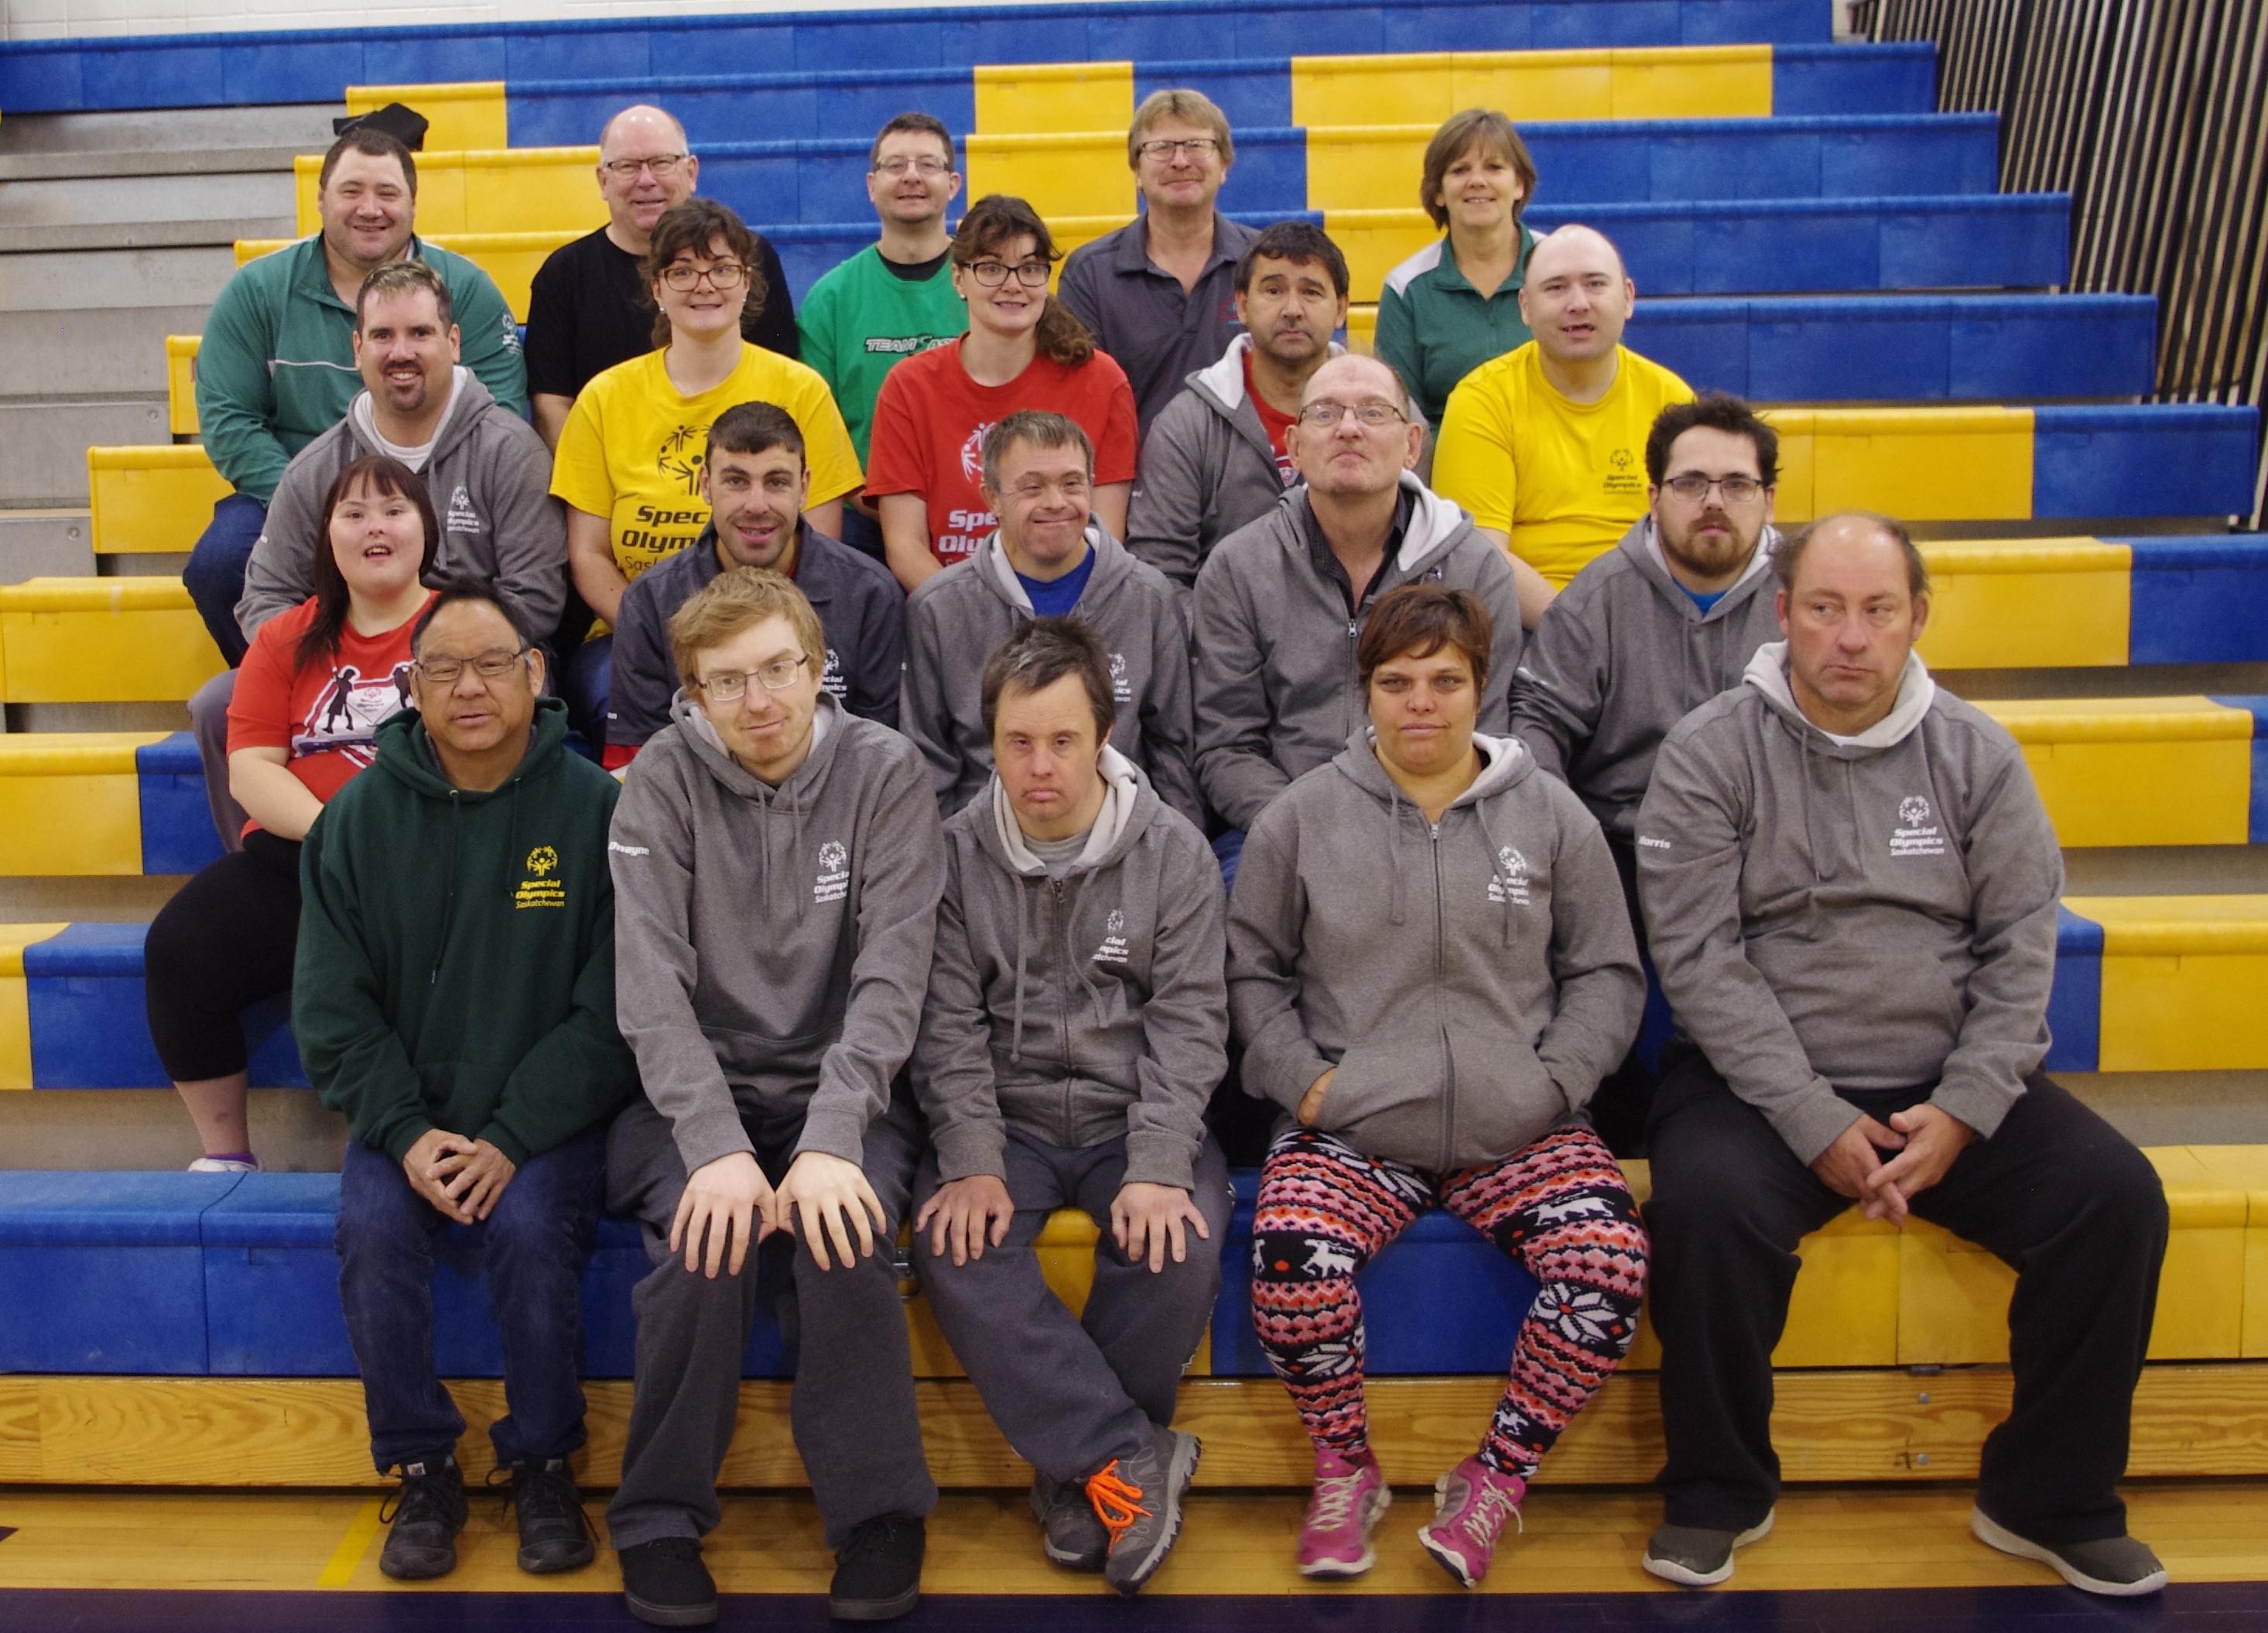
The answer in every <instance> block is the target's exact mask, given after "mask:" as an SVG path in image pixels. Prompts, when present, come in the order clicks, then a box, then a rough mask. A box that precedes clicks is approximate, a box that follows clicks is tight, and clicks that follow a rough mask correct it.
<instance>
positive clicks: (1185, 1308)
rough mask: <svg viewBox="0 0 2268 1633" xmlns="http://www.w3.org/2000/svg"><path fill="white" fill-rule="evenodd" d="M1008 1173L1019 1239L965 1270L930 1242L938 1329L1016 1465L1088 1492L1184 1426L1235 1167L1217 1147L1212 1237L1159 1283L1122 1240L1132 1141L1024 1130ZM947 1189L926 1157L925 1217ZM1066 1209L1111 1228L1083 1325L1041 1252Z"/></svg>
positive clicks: (1209, 1174) (1100, 1249)
mask: <svg viewBox="0 0 2268 1633" xmlns="http://www.w3.org/2000/svg"><path fill="white" fill-rule="evenodd" d="M1005 1167H1006V1169H1007V1171H1008V1173H1007V1183H1008V1200H1009V1201H1012V1202H1013V1203H1014V1204H1015V1207H1016V1211H1015V1213H1014V1215H1013V1216H1011V1218H1010V1219H1009V1222H1008V1236H1007V1239H1006V1240H1005V1241H1004V1242H1002V1243H1001V1244H1000V1245H999V1246H998V1247H987V1248H986V1249H985V1250H984V1255H983V1258H981V1259H971V1260H969V1261H968V1263H967V1264H965V1265H955V1264H954V1262H953V1255H952V1251H951V1249H950V1248H949V1247H948V1249H947V1250H946V1252H945V1253H944V1254H943V1255H941V1256H932V1253H931V1252H930V1243H931V1239H932V1238H931V1233H930V1232H927V1231H924V1232H923V1233H921V1234H920V1235H919V1236H917V1238H915V1242H914V1260H915V1262H916V1263H917V1264H918V1265H919V1266H920V1267H921V1280H922V1290H923V1291H924V1293H925V1294H927V1295H928V1297H929V1304H930V1308H931V1310H932V1312H935V1314H936V1316H937V1324H938V1326H939V1329H940V1330H941V1331H942V1332H943V1333H944V1334H945V1339H946V1342H947V1343H949V1344H951V1345H952V1346H953V1353H954V1355H955V1356H958V1357H959V1358H960V1361H961V1365H962V1366H964V1367H966V1368H968V1376H969V1379H970V1381H971V1382H973V1383H975V1384H976V1391H977V1393H979V1394H980V1395H982V1396H983V1398H984V1406H985V1409H986V1410H987V1411H989V1412H990V1413H991V1414H992V1421H993V1422H996V1423H998V1425H999V1426H1000V1432H1001V1433H1002V1434H1004V1435H1005V1436H1006V1437H1008V1444H1009V1445H1011V1446H1013V1447H1014V1448H1015V1452H1016V1455H1017V1456H1019V1457H1020V1458H1022V1459H1024V1460H1025V1461H1026V1462H1027V1463H1029V1464H1031V1465H1032V1467H1035V1468H1036V1469H1038V1470H1039V1471H1040V1473H1042V1474H1045V1475H1047V1476H1048V1477H1049V1479H1050V1480H1055V1481H1059V1482H1071V1483H1078V1482H1084V1481H1085V1480H1086V1478H1087V1477H1088V1476H1089V1475H1091V1474H1094V1473H1095V1472H1097V1471H1098V1470H1100V1469H1101V1468H1102V1467H1104V1466H1105V1465H1106V1464H1108V1462H1109V1461H1110V1460H1111V1459H1113V1458H1118V1457H1129V1456H1131V1455H1132V1454H1133V1453H1134V1452H1138V1451H1139V1450H1140V1449H1141V1448H1142V1447H1143V1446H1144V1445H1145V1444H1147V1443H1148V1441H1149V1438H1150V1431H1151V1426H1152V1424H1155V1425H1157V1426H1159V1427H1160V1428H1163V1427H1165V1426H1166V1425H1167V1424H1170V1423H1171V1422H1173V1421H1174V1402H1175V1396H1176V1394H1177V1393H1179V1390H1180V1386H1181V1381H1182V1371H1184V1370H1185V1369H1186V1368H1187V1367H1188V1365H1189V1359H1190V1357H1191V1356H1194V1355H1196V1354H1197V1345H1198V1343H1199V1342H1200V1341H1203V1339H1204V1332H1205V1325H1206V1323H1207V1322H1209V1321H1210V1320H1211V1319H1212V1308H1213V1301H1214V1300H1215V1299H1216V1298H1217V1297H1219V1293H1220V1249H1221V1244H1222V1242H1223V1241H1224V1240H1225V1239H1226V1237H1227V1234H1228V1222H1229V1214H1230V1211H1231V1209H1232V1208H1233V1207H1234V1206H1235V1198H1234V1196H1233V1194H1232V1193H1231V1192H1230V1190H1229V1186H1228V1159H1227V1158H1226V1157H1225V1156H1222V1155H1221V1150H1220V1146H1219V1142H1216V1141H1214V1140H1213V1139H1212V1138H1211V1135H1207V1136H1206V1139H1205V1142H1204V1149H1202V1150H1201V1151H1199V1152H1198V1154H1197V1188H1196V1191H1195V1192H1194V1193H1193V1200H1194V1201H1196V1202H1197V1209H1198V1211H1199V1212H1201V1213H1202V1214H1204V1221H1205V1229H1206V1230H1210V1231H1211V1232H1212V1239H1211V1241H1204V1240H1200V1239H1199V1238H1198V1237H1197V1232H1196V1231H1195V1230H1190V1231H1189V1257H1188V1258H1187V1259H1186V1260H1183V1261H1182V1263H1180V1264H1175V1262H1174V1259H1173V1255H1172V1254H1171V1253H1170V1252H1168V1253H1167V1256H1166V1267H1165V1268H1164V1269H1163V1270H1161V1271H1158V1272H1156V1273H1154V1274H1153V1273H1152V1271H1151V1269H1150V1266H1149V1261H1148V1260H1147V1257H1146V1256H1145V1258H1144V1259H1143V1260H1141V1261H1139V1262H1135V1261H1130V1260H1128V1259H1127V1257H1126V1255H1125V1254H1123V1253H1122V1252H1119V1251H1118V1245H1117V1244H1116V1242H1114V1241H1113V1240H1112V1239H1111V1236H1110V1204H1111V1202H1112V1201H1113V1200H1114V1199H1115V1198H1116V1196H1117V1194H1118V1191H1119V1187H1120V1186H1121V1185H1122V1184H1123V1181H1124V1177H1125V1173H1126V1142H1125V1139H1124V1138H1123V1136H1122V1137H1120V1138H1118V1139H1116V1140H1106V1141H1104V1142H1101V1144H1099V1145H1090V1146H1087V1147H1086V1148H1085V1149H1079V1150H1068V1149H1064V1148H1063V1147H1061V1146H1055V1145H1049V1144H1046V1143H1044V1142H1041V1141H1039V1140H1035V1139H1034V1138H1032V1137H1030V1136H1029V1135H1027V1134H1023V1133H1022V1132H1020V1131H1019V1130H1018V1129H1016V1128H1014V1127H1011V1128H1010V1129H1009V1130H1008V1140H1007V1146H1006V1150H1005ZM938 1185H939V1175H938V1166H937V1155H936V1153H935V1152H934V1151H932V1152H926V1153H924V1155H923V1157H922V1162H921V1172H920V1177H919V1178H918V1179H917V1180H916V1181H915V1186H914V1191H915V1207H914V1211H915V1212H916V1213H917V1214H918V1213H919V1212H920V1211H921V1206H922V1204H923V1203H924V1202H926V1201H928V1200H929V1198H930V1196H931V1195H932V1193H935V1192H936V1190H937V1189H938ZM1055 1208H1082V1209H1084V1210H1085V1211H1086V1213H1087V1215H1088V1216H1090V1217H1092V1218H1093V1219H1094V1223H1096V1224H1097V1225H1098V1226H1100V1227H1101V1230H1102V1235H1101V1238H1100V1239H1098V1240H1097V1241H1096V1243H1095V1245H1094V1289H1093V1290H1092V1291H1091V1292H1090V1293H1089V1294H1088V1295H1087V1299H1086V1314H1085V1315H1083V1316H1074V1315H1073V1314H1071V1312H1070V1311H1069V1310H1068V1309H1066V1308H1064V1304H1063V1301H1062V1300H1061V1299H1059V1298H1057V1297H1056V1296H1055V1295H1054V1294H1053V1293H1051V1292H1049V1290H1048V1284H1047V1282H1046V1280H1045V1279H1044V1278H1043V1277H1042V1275H1041V1273H1040V1260H1039V1255H1038V1253H1037V1252H1035V1250H1034V1248H1033V1246H1032V1243H1033V1240H1034V1238H1036V1237H1037V1236H1038V1235H1039V1234H1040V1231H1041V1230H1042V1229H1043V1228H1044V1227H1045V1226H1046V1224H1047V1223H1048V1215H1049V1212H1050V1211H1051V1210H1053V1209H1055Z"/></svg>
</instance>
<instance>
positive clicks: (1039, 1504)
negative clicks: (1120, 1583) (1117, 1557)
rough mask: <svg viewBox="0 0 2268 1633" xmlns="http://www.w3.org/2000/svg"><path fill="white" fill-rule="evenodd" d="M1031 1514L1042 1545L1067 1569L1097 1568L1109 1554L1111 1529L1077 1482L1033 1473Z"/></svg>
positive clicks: (1052, 1557)
mask: <svg viewBox="0 0 2268 1633" xmlns="http://www.w3.org/2000/svg"><path fill="white" fill-rule="evenodd" d="M1032 1517H1033V1518H1035V1519H1037V1520H1038V1521H1039V1522H1040V1532H1041V1542H1040V1547H1041V1549H1042V1551H1043V1552H1044V1553H1045V1554H1046V1555H1047V1556H1048V1557H1049V1559H1050V1560H1052V1561H1054V1562H1055V1563H1057V1564H1058V1565H1061V1566H1062V1567H1063V1568H1064V1570H1101V1569H1102V1565H1103V1562H1104V1561H1105V1560H1106V1559H1108V1557H1109V1556H1110V1533H1109V1532H1108V1531H1106V1530H1104V1529H1103V1526H1102V1520H1101V1518H1100V1517H1099V1516H1098V1515H1097V1514H1096V1513H1095V1511H1094V1504H1092V1503H1090V1502H1088V1501H1087V1500H1086V1492H1085V1491H1084V1490H1082V1489H1079V1486H1077V1485H1076V1484H1064V1483H1063V1482H1057V1481H1053V1480H1050V1479H1049V1478H1048V1477H1047V1476H1046V1475H1045V1474H1034V1475H1033V1476H1032Z"/></svg>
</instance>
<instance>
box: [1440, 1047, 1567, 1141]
mask: <svg viewBox="0 0 2268 1633" xmlns="http://www.w3.org/2000/svg"><path fill="white" fill-rule="evenodd" d="M1450 1058H1451V1060H1452V1061H1453V1062H1454V1068H1455V1070H1456V1074H1457V1122H1456V1131H1455V1144H1454V1146H1453V1147H1452V1148H1451V1150H1450V1153H1449V1160H1450V1163H1451V1164H1452V1165H1453V1166H1454V1167H1459V1168H1468V1167H1472V1166H1475V1165H1476V1164H1482V1163H1500V1162H1503V1161H1504V1160H1505V1159H1506V1158H1507V1157H1509V1156H1513V1155H1514V1154H1515V1153H1517V1152H1519V1151H1521V1149H1525V1148H1526V1147H1528V1146H1529V1145H1532V1144H1534V1143H1535V1142H1536V1141H1537V1140H1539V1139H1541V1138H1543V1135H1544V1134H1547V1133H1548V1132H1550V1129H1551V1128H1552V1127H1554V1126H1555V1125H1557V1124H1558V1123H1561V1122H1564V1121H1565V1120H1566V1119H1568V1118H1569V1117H1570V1116H1572V1114H1573V1113H1572V1109H1571V1108H1570V1107H1569V1105H1568V1104H1567V1097H1566V1096H1565V1094H1564V1093H1562V1092H1561V1091H1560V1088H1559V1085H1558V1084H1557V1083H1555V1082H1553V1081H1552V1078H1551V1074H1550V1072H1548V1071H1546V1070H1545V1069H1544V1067H1543V1061H1542V1060H1538V1059H1537V1058H1536V1055H1535V1049H1534V1048H1533V1047H1532V1046H1530V1045H1529V1044H1528V1041H1527V1040H1526V1039H1525V1038H1521V1037H1519V1036H1517V1035H1516V1034H1514V1033H1512V1032H1509V1031H1504V1030H1503V1029H1501V1028H1499V1027H1489V1026H1481V1027H1476V1026H1469V1025H1468V1026H1464V1027H1461V1028H1459V1029H1458V1031H1457V1032H1456V1033H1455V1035H1454V1037H1453V1038H1452V1039H1451V1042H1450Z"/></svg>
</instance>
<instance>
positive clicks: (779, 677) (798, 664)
mask: <svg viewBox="0 0 2268 1633" xmlns="http://www.w3.org/2000/svg"><path fill="white" fill-rule="evenodd" d="M810 661H811V660H810V659H808V658H806V657H805V656H804V655H803V654H801V653H798V654H796V655H795V656H794V657H792V658H774V659H773V660H772V661H770V663H767V664H765V665H764V667H763V668H762V669H745V670H744V669H731V670H727V671H726V672H725V673H724V674H722V675H711V676H710V677H709V678H708V679H707V680H703V681H695V682H694V684H695V685H696V686H698V687H699V688H700V689H701V691H702V692H703V695H704V696H706V697H707V698H708V699H709V701H710V702H711V703H738V702H739V701H740V699H741V698H745V697H747V695H748V683H749V682H750V681H754V682H755V683H756V684H757V685H759V686H761V687H762V688H763V689H764V690H765V691H786V690H787V689H788V688H789V687H791V686H792V685H794V684H795V683H796V679H797V677H798V676H800V675H801V674H802V673H803V666H804V665H805V664H806V663H808V662H810Z"/></svg>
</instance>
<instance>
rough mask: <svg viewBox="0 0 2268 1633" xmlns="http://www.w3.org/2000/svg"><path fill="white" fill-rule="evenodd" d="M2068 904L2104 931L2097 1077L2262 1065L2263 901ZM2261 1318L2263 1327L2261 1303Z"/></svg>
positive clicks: (2089, 900)
mask: <svg viewBox="0 0 2268 1633" xmlns="http://www.w3.org/2000/svg"><path fill="white" fill-rule="evenodd" d="M2242 842H2243V840H2242V836H2240V837H2239V838H2238V839H2235V840H2232V841H2230V843H2234V844H2242ZM2066 905H2068V906H2069V907H2070V909H2071V911H2072V912H2073V913H2077V914H2079V915H2080V917H2081V918H2084V919H2091V920H2094V921H2095V923H2097V924H2099V925H2101V926H2102V1022H2101V1034H2100V1040H2099V1043H2098V1046H2097V1047H2098V1052H2099V1064H2100V1069H2102V1070H2103V1071H2106V1072H2148V1071H2159V1072H2165V1071H2191V1072H2205V1071H2230V1070H2238V1069H2242V1068H2251V1067H2257V1066H2258V1065H2259V1063H2260V1061H2259V1043H2258V1032H2259V1026H2260V1015H2261V1004H2260V995H2261V994H2263V993H2264V992H2268V897H2262V896H2236V895H2226V896H2083V897H2082V896H2074V897H2070V898H2066ZM2253 1225H2254V1228H2255V1229H2268V1216H2263V1215H2260V1214H2259V1213H2257V1212H2256V1214H2255V1216H2254V1219H2253ZM2261 1312H2262V1319H2264V1320H2268V1304H2264V1305H2262V1306H2261ZM2264 1353H2268V1352H2264Z"/></svg>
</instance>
